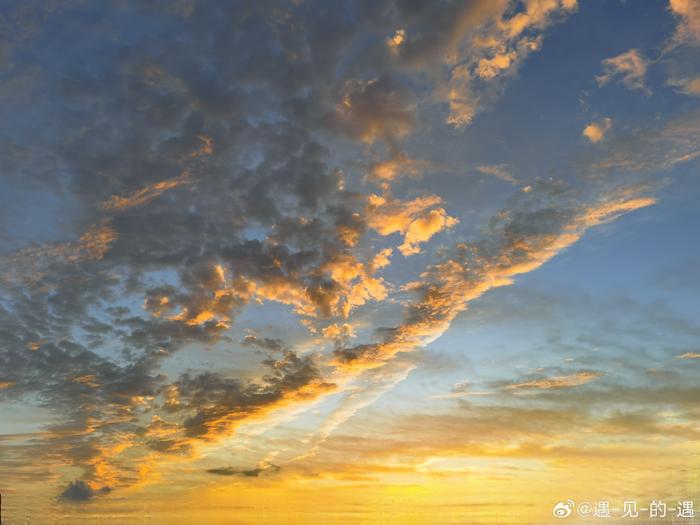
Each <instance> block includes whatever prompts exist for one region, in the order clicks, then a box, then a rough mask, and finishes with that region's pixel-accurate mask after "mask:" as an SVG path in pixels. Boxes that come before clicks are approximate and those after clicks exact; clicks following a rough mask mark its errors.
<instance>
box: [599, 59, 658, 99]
mask: <svg viewBox="0 0 700 525" xmlns="http://www.w3.org/2000/svg"><path fill="white" fill-rule="evenodd" d="M648 67H649V61H648V60H647V59H646V58H645V57H644V55H642V53H641V52H640V51H639V50H637V49H630V50H629V51H625V52H624V53H622V54H620V55H617V56H614V57H611V58H606V59H605V60H603V71H604V72H603V74H602V75H600V76H597V77H596V81H597V82H598V85H599V86H604V85H605V84H607V83H609V82H611V81H613V80H616V79H618V78H620V81H621V82H622V83H623V84H624V85H625V86H626V87H628V88H629V89H639V90H641V91H644V92H645V93H646V94H651V91H650V90H649V88H647V86H646V84H645V81H646V74H647V68H648Z"/></svg>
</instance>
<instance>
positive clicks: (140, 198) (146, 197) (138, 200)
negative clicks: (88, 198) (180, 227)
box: [102, 171, 191, 211]
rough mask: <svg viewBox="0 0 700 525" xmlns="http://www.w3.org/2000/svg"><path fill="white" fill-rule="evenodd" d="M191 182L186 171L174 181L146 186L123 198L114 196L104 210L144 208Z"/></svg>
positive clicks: (103, 205) (164, 181) (106, 202)
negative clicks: (174, 189) (161, 196)
mask: <svg viewBox="0 0 700 525" xmlns="http://www.w3.org/2000/svg"><path fill="white" fill-rule="evenodd" d="M190 182H191V179H190V174H189V173H188V172H187V171H185V172H183V173H182V174H180V175H179V176H177V177H175V178H173V179H167V180H162V181H160V182H156V183H154V184H151V185H150V186H146V187H144V188H141V189H140V190H137V191H135V192H133V193H132V194H130V195H128V196H126V197H121V196H119V195H112V196H111V197H110V198H109V199H107V200H106V201H105V202H103V203H102V208H104V209H105V210H109V211H122V210H127V209H129V208H134V207H136V206H143V205H144V204H148V203H149V202H151V201H152V200H153V199H155V198H156V197H159V196H160V195H162V194H163V193H165V192H166V191H168V190H171V189H173V188H177V187H178V186H182V185H183V184H189V183H190Z"/></svg>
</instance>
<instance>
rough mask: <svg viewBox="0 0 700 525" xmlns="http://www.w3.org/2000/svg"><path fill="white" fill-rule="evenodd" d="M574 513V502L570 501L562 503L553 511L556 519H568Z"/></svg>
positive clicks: (555, 506)
mask: <svg viewBox="0 0 700 525" xmlns="http://www.w3.org/2000/svg"><path fill="white" fill-rule="evenodd" d="M573 511H574V502H573V501H572V500H570V499H567V500H566V501H560V502H559V503H557V504H556V505H554V508H553V509H552V514H553V515H554V517H555V518H568V517H569V516H571V513H572V512H573Z"/></svg>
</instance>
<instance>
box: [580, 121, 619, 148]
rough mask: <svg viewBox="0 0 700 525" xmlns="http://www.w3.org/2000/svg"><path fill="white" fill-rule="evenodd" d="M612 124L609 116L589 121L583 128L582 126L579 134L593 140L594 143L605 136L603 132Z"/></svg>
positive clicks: (608, 129)
mask: <svg viewBox="0 0 700 525" xmlns="http://www.w3.org/2000/svg"><path fill="white" fill-rule="evenodd" d="M612 125H613V121H612V119H611V118H608V117H605V118H602V119H600V120H597V121H595V122H591V123H590V124H588V125H587V126H586V127H585V128H583V131H582V132H581V135H583V136H584V137H586V138H587V139H588V140H590V141H591V142H593V143H594V144H595V143H596V142H600V141H601V140H603V139H604V138H605V134H606V133H607V132H608V131H610V128H611V127H612Z"/></svg>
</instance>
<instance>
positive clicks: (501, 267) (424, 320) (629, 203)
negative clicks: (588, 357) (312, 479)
mask: <svg viewBox="0 0 700 525" xmlns="http://www.w3.org/2000/svg"><path fill="white" fill-rule="evenodd" d="M560 191H561V189H560V188H558V187H557V186H556V185H546V184H540V186H539V187H538V188H536V189H535V190H533V191H532V192H529V193H521V194H520V195H519V198H520V199H521V200H522V202H523V204H525V203H529V205H528V207H527V208H525V209H523V210H519V209H517V208H515V209H512V210H503V211H502V212H501V213H500V214H499V216H498V219H497V220H494V221H493V222H492V226H491V231H490V236H489V237H487V238H486V239H484V241H482V242H481V243H474V244H464V243H460V244H458V245H457V246H455V248H454V254H453V256H452V257H450V258H447V259H445V260H444V261H442V262H440V263H437V264H435V265H433V266H432V267H431V268H430V269H429V270H428V271H426V272H424V273H423V275H422V278H423V280H422V281H421V282H416V283H414V285H413V286H411V288H412V289H414V290H415V291H416V292H417V293H419V296H420V299H419V300H418V301H416V302H415V303H413V304H411V305H410V306H409V307H408V309H407V313H406V317H405V320H404V322H403V323H402V324H400V325H398V326H396V327H395V328H393V329H390V330H385V333H386V335H385V336H384V338H383V340H382V341H381V342H379V343H375V344H366V345H359V346H355V347H349V348H341V349H337V350H335V356H336V361H337V364H338V366H341V367H347V368H350V369H354V368H359V369H364V368H374V367H380V366H382V365H383V364H384V363H385V362H386V361H387V360H389V359H391V358H393V357H394V356H395V355H397V354H399V353H402V352H413V351H415V350H416V349H417V348H419V347H422V346H425V345H427V344H429V343H430V342H432V341H434V340H435V339H437V338H438V337H439V336H440V335H442V334H443V333H444V332H445V331H446V330H447V329H448V328H449V326H450V324H451V323H452V321H453V320H454V318H455V317H456V316H457V314H459V313H460V312H462V311H463V310H464V309H465V308H466V307H467V305H468V304H469V303H470V302H471V301H473V300H474V299H477V298H479V297H481V296H482V295H483V294H484V293H486V292H488V291H489V290H491V289H494V288H498V287H502V286H507V285H510V284H512V283H513V279H514V277H515V276H517V275H520V274H524V273H528V272H531V271H533V270H535V269H537V268H539V267H540V266H542V265H543V264H544V263H545V262H547V261H548V260H550V259H551V258H553V257H554V256H556V255H557V254H558V253H559V252H561V251H562V250H564V249H566V248H568V247H569V246H571V245H572V244H574V243H575V242H577V241H578V240H579V239H580V238H581V237H582V236H583V234H584V233H585V232H586V230H588V229H589V228H592V227H595V226H597V225H600V224H604V223H606V222H609V221H612V220H614V219H615V218H616V217H618V216H620V215H622V214H624V213H628V212H631V211H634V210H637V209H640V208H644V207H646V206H650V205H652V204H654V203H655V202H656V201H655V199H653V198H649V197H639V196H636V195H634V192H631V193H630V192H626V191H621V192H619V193H613V194H612V195H607V196H602V197H600V198H599V200H598V201H597V202H595V203H593V204H590V205H583V206H579V207H571V206H570V203H569V202H567V201H566V200H565V199H564V200H562V201H561V202H560V203H558V204H557V201H558V200H559V199H563V195H565V194H566V193H565V192H563V193H560Z"/></svg>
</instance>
